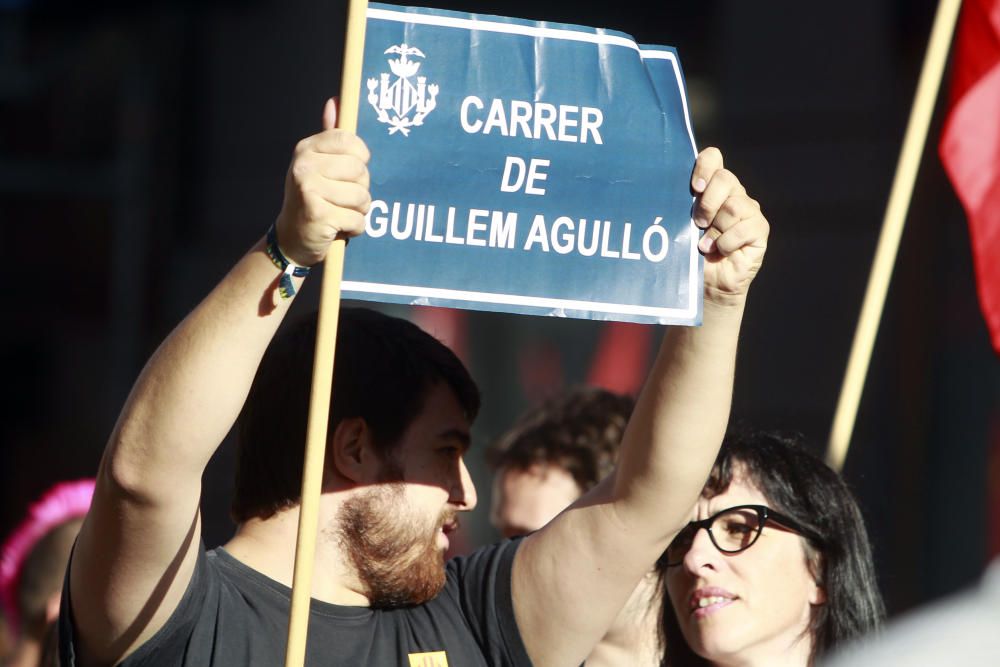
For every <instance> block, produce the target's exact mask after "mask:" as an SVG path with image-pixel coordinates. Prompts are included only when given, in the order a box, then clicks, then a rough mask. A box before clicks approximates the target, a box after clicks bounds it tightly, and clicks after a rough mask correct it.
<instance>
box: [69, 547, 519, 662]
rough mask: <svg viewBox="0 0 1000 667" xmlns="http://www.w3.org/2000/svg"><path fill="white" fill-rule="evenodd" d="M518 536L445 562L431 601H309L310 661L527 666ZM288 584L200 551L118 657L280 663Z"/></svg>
mask: <svg viewBox="0 0 1000 667" xmlns="http://www.w3.org/2000/svg"><path fill="white" fill-rule="evenodd" d="M518 543H519V540H517V541H507V542H501V543H500V544H497V545H494V546H490V547H485V548H483V549H480V550H478V551H476V552H474V553H473V554H471V555H470V556H467V557H462V558H456V559H453V560H451V561H449V563H448V565H447V569H446V572H447V582H446V584H445V587H444V589H443V590H442V591H441V593H440V594H438V596H437V597H436V598H434V599H433V600H431V601H430V602H427V603H425V604H423V605H420V606H416V607H408V608H403V609H391V610H378V609H369V608H367V607H345V606H341V605H335V604H329V603H325V602H320V601H318V600H313V601H312V608H311V611H310V617H309V638H308V646H307V650H306V664H307V665H309V666H310V667H321V666H322V667H326V666H328V665H351V666H352V667H353V666H355V665H379V666H380V665H386V666H392V667H396V666H399V667H446V666H447V667H471V666H473V665H476V666H479V665H483V666H485V665H530V664H531V661H530V660H529V659H528V655H527V652H526V650H525V648H524V644H523V642H522V641H521V635H520V633H519V632H518V630H517V624H516V623H515V621H514V609H513V605H512V602H511V593H510V573H511V564H512V562H513V560H514V554H515V553H516V551H517V545H518ZM68 591H69V586H68V585H67V586H66V587H65V589H64V591H63V604H62V609H61V613H60V618H59V653H60V658H61V664H62V665H63V667H75V665H76V659H75V652H76V651H75V646H74V644H75V641H74V637H73V623H72V615H71V614H70V611H69V610H70V601H69V592H68ZM290 599H291V590H290V589H289V588H288V587H287V586H283V585H282V584H279V583H278V582H276V581H274V580H272V579H269V578H268V577H266V576H264V575H262V574H261V573H259V572H257V571H256V570H253V569H251V568H249V567H247V566H246V565H244V564H243V563H241V562H239V561H237V560H236V559H235V558H233V557H232V556H230V555H229V554H228V553H226V552H225V551H224V550H222V549H216V550H214V551H209V552H208V553H204V552H202V553H201V555H199V557H198V563H197V565H196V566H195V572H194V575H193V577H192V578H191V583H190V584H189V585H188V589H187V591H186V592H185V594H184V597H183V599H182V600H181V602H180V604H179V605H178V607H177V609H176V610H175V611H174V613H173V615H172V616H171V617H170V619H169V620H168V621H167V623H166V624H165V625H164V626H163V627H162V628H161V629H160V631H159V632H157V633H156V634H155V635H154V636H153V637H152V638H151V639H150V640H149V641H148V642H146V643H145V644H143V645H142V647H141V648H139V650H138V651H136V652H135V653H133V654H132V655H131V656H129V657H128V659H126V660H125V661H124V662H123V663H122V664H123V665H130V666H132V665H134V666H140V665H170V666H173V665H178V666H181V665H183V666H184V667H208V666H210V665H216V666H220V665H240V666H243V665H253V666H260V667H275V666H280V665H282V664H284V655H285V643H286V633H287V627H288V609H289V604H290V602H289V601H290Z"/></svg>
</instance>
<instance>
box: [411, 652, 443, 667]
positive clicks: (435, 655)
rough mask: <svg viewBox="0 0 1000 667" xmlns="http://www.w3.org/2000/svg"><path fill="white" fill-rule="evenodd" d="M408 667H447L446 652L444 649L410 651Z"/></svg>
mask: <svg viewBox="0 0 1000 667" xmlns="http://www.w3.org/2000/svg"><path fill="white" fill-rule="evenodd" d="M409 656H410V667H448V654H447V653H445V652H444V651H433V652H431V653H410V654H409Z"/></svg>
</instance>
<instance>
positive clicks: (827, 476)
mask: <svg viewBox="0 0 1000 667" xmlns="http://www.w3.org/2000/svg"><path fill="white" fill-rule="evenodd" d="M734 473H737V474H739V475H746V480H745V481H747V482H749V483H750V484H752V485H753V486H755V487H756V488H757V489H758V490H759V491H760V492H761V493H762V494H763V495H764V497H765V498H766V499H767V502H768V506H770V507H771V508H773V509H774V510H776V511H778V512H781V513H782V514H786V515H788V516H789V517H791V518H793V519H796V520H797V521H799V522H800V523H802V525H803V526H805V527H806V528H808V529H809V530H810V531H812V532H813V533H815V534H816V535H817V536H818V537H819V538H821V541H816V540H814V539H810V538H807V537H804V536H803V538H802V539H803V540H805V541H806V543H807V550H808V552H809V556H810V558H809V560H808V564H809V567H810V570H811V571H812V575H813V577H814V578H815V580H816V582H817V583H818V584H819V585H820V586H822V587H823V590H824V592H825V594H826V601H825V603H824V604H821V605H815V606H814V607H813V608H812V618H811V619H810V623H809V629H808V632H809V634H810V635H811V637H812V655H811V656H810V661H809V662H810V664H812V663H813V662H814V661H815V660H816V659H817V658H818V657H819V656H822V655H825V654H826V653H828V652H829V651H831V650H832V649H834V648H835V647H837V646H840V645H842V644H843V643H845V642H848V641H851V640H853V639H857V638H860V637H862V636H864V635H866V634H868V633H870V632H872V631H874V630H876V629H878V627H879V626H880V625H881V624H882V621H883V619H884V618H885V607H884V605H883V603H882V595H881V593H880V592H879V588H878V583H877V582H876V580H875V566H874V562H873V558H872V549H871V544H870V543H869V541H868V532H867V531H866V530H865V522H864V518H863V517H862V516H861V510H860V509H859V508H858V505H857V503H856V502H855V500H854V496H853V495H852V494H851V492H850V490H849V489H848V488H847V485H846V484H845V483H844V480H843V479H841V477H840V475H838V474H837V473H836V472H834V471H833V470H831V469H830V468H829V467H828V466H827V465H826V464H824V463H823V462H822V461H820V460H819V459H818V458H817V457H816V456H814V455H813V454H812V453H810V452H809V451H808V450H807V449H806V448H805V447H804V446H803V445H802V438H801V436H798V435H786V434H781V433H775V432H767V431H744V432H740V433H735V434H731V435H728V436H726V439H725V440H724V441H723V443H722V448H721V449H720V451H719V456H718V458H717V459H716V461H715V466H714V468H713V469H712V473H711V475H710V477H709V479H708V482H707V483H706V484H705V488H704V489H703V490H702V497H704V498H712V497H714V496H717V495H719V494H721V493H725V491H726V489H728V488H729V484H730V483H731V482H732V481H733V476H734ZM752 548H753V547H751V549H752ZM678 567H680V566H678ZM657 568H658V569H659V571H660V575H661V576H660V579H661V591H662V593H663V594H662V599H663V605H662V611H661V623H660V639H661V641H662V642H665V643H666V647H665V653H664V657H663V662H662V664H663V665H664V666H669V667H679V666H684V667H687V666H694V665H708V664H709V663H708V662H707V661H706V660H704V659H703V658H701V657H699V656H698V655H696V654H695V653H694V652H693V651H692V650H691V649H690V647H688V645H687V642H686V641H685V640H684V636H683V635H682V634H681V629H680V626H679V625H678V622H677V617H676V616H675V615H674V609H673V606H672V605H671V604H670V598H669V596H668V595H667V594H666V588H665V583H666V576H665V575H666V571H667V567H666V559H664V558H661V559H660V562H659V563H658V564H657Z"/></svg>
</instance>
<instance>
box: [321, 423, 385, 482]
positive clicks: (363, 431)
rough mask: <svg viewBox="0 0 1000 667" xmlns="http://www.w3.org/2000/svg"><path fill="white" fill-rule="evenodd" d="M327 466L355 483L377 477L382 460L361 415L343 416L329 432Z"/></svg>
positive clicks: (370, 480)
mask: <svg viewBox="0 0 1000 667" xmlns="http://www.w3.org/2000/svg"><path fill="white" fill-rule="evenodd" d="M327 456H328V457H329V458H330V462H329V463H328V464H327V468H328V469H329V470H331V471H332V472H333V473H334V474H336V475H338V476H339V477H343V478H345V479H347V480H348V481H349V482H352V483H354V484H368V483H370V482H372V481H373V480H375V479H377V477H378V473H379V460H378V456H377V455H376V452H375V447H374V443H373V442H372V432H371V429H370V428H368V423H367V422H366V421H365V420H364V419H363V418H361V417H350V418H347V419H342V420H340V422H339V423H338V424H337V426H336V427H335V428H334V429H333V434H332V435H331V436H330V443H329V448H328V449H327Z"/></svg>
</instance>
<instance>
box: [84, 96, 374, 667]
mask: <svg viewBox="0 0 1000 667" xmlns="http://www.w3.org/2000/svg"><path fill="white" fill-rule="evenodd" d="M335 117H336V111H335V108H334V106H333V104H332V101H331V102H329V103H328V104H327V108H326V110H325V111H324V127H325V128H327V129H325V130H324V131H323V132H321V133H320V134H317V135H315V136H312V137H309V138H308V139H304V140H303V141H301V142H299V144H298V146H297V147H296V149H295V154H294V156H293V159H292V163H291V166H290V167H289V170H288V175H287V178H286V182H285V201H284V205H283V207H282V210H281V213H280V215H279V216H278V220H277V222H276V223H275V224H276V228H277V238H278V242H279V246H280V247H281V249H282V251H283V252H284V254H285V255H286V256H287V257H288V258H289V259H291V260H292V261H293V262H295V263H297V264H300V265H306V266H311V265H313V264H316V263H317V262H319V261H321V260H322V259H323V257H324V256H325V254H326V251H327V248H328V246H329V244H330V242H331V241H332V240H333V239H334V238H335V237H336V236H337V235H338V234H341V235H345V236H349V235H355V234H358V233H360V232H361V230H362V229H363V227H364V213H365V212H366V211H367V209H368V205H369V202H370V197H369V194H368V170H367V167H366V164H367V162H368V157H369V155H368V149H367V148H366V147H365V145H364V143H363V142H362V141H361V140H360V139H359V138H358V137H356V136H355V135H353V134H350V133H347V132H343V131H340V130H336V129H331V128H333V127H334V124H335ZM279 275H280V271H279V270H278V269H277V268H276V267H275V265H274V264H273V263H272V261H271V259H270V258H269V257H268V255H267V253H266V252H265V242H264V240H263V239H262V240H261V241H258V242H257V244H256V245H254V247H253V248H252V249H251V250H250V252H249V253H247V254H246V255H245V256H244V257H243V258H242V259H241V260H240V261H239V262H238V263H237V264H236V266H235V267H234V268H233V269H232V270H231V271H230V272H229V274H228V275H227V276H226V277H225V278H223V280H222V282H221V283H220V284H219V285H218V286H216V287H215V289H213V290H212V292H211V293H210V294H209V295H208V296H207V297H206V298H205V300H204V301H203V302H202V303H201V304H200V305H199V306H198V307H197V308H196V309H195V310H194V311H193V312H192V313H191V314H190V315H188V317H187V318H186V319H185V320H184V321H183V322H181V324H180V325H178V327H177V328H176V329H175V330H174V331H173V332H172V333H171V334H170V336H169V337H168V338H167V339H166V340H165V341H164V342H163V344H162V345H160V347H159V349H158V350H157V351H156V352H155V353H154V355H153V356H152V358H151V359H150V360H149V362H148V363H147V364H146V367H145V369H144V370H143V371H142V374H141V375H140V376H139V379H138V380H137V381H136V384H135V386H134V387H133V389H132V392H131V394H130V395H129V398H128V401H127V402H126V404H125V407H124V408H123V409H122V413H121V415H120V417H119V418H118V423H117V424H116V425H115V429H114V431H113V433H112V434H111V438H110V440H109V442H108V445H107V448H106V449H105V452H104V456H103V458H102V460H101V466H100V470H99V473H98V483H97V489H96V492H95V494H94V501H93V505H92V507H91V511H90V514H89V515H88V517H87V519H86V522H85V523H84V525H83V528H82V529H81V531H80V537H79V540H78V542H77V545H76V549H75V552H74V555H73V561H72V566H71V568H70V598H71V600H72V612H71V613H72V614H73V619H74V625H75V629H76V646H77V651H78V654H77V659H78V661H80V663H83V664H105V663H108V664H111V663H115V662H117V661H118V660H120V659H122V658H123V657H125V656H126V655H128V654H129V653H131V652H132V651H134V650H135V649H136V648H137V647H138V646H140V645H141V644H142V643H143V642H145V641H146V640H148V639H149V638H150V637H151V636H152V635H153V634H154V633H155V632H156V631H157V630H158V629H159V628H160V627H162V625H163V624H164V622H165V621H166V620H167V619H168V618H169V616H170V614H171V613H172V612H173V610H174V609H175V608H176V606H177V604H178V603H179V602H180V599H181V597H182V596H183V594H184V591H185V590H186V588H187V585H188V582H189V581H190V579H191V575H192V573H193V569H194V564H195V562H196V556H197V549H198V548H199V543H200V519H199V510H198V505H199V500H200V496H201V476H202V473H203V472H204V469H205V466H206V465H207V463H208V460H209V458H211V456H212V454H213V453H214V452H215V449H216V448H217V447H218V445H219V444H220V443H221V442H222V440H223V438H224V437H225V435H226V433H227V432H228V431H229V429H230V427H231V426H232V424H233V422H234V421H235V420H236V417H237V416H238V414H239V412H240V409H241V407H242V405H243V402H244V400H245V399H246V396H247V393H248V391H249V389H250V385H251V382H252V381H253V377H254V374H255V372H256V370H257V366H258V364H259V363H260V360H261V357H262V356H263V354H264V350H265V349H266V347H267V345H268V342H269V341H270V340H271V337H272V336H273V335H274V333H275V331H276V329H277V327H278V325H279V324H280V322H281V320H282V318H283V317H284V315H285V312H286V311H287V308H288V302H289V301H290V300H291V299H280V298H278V297H277V290H276V287H277V282H278V277H279ZM295 280H296V281H298V280H300V279H295ZM302 381H308V378H303V380H302ZM294 444H299V443H294Z"/></svg>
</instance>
